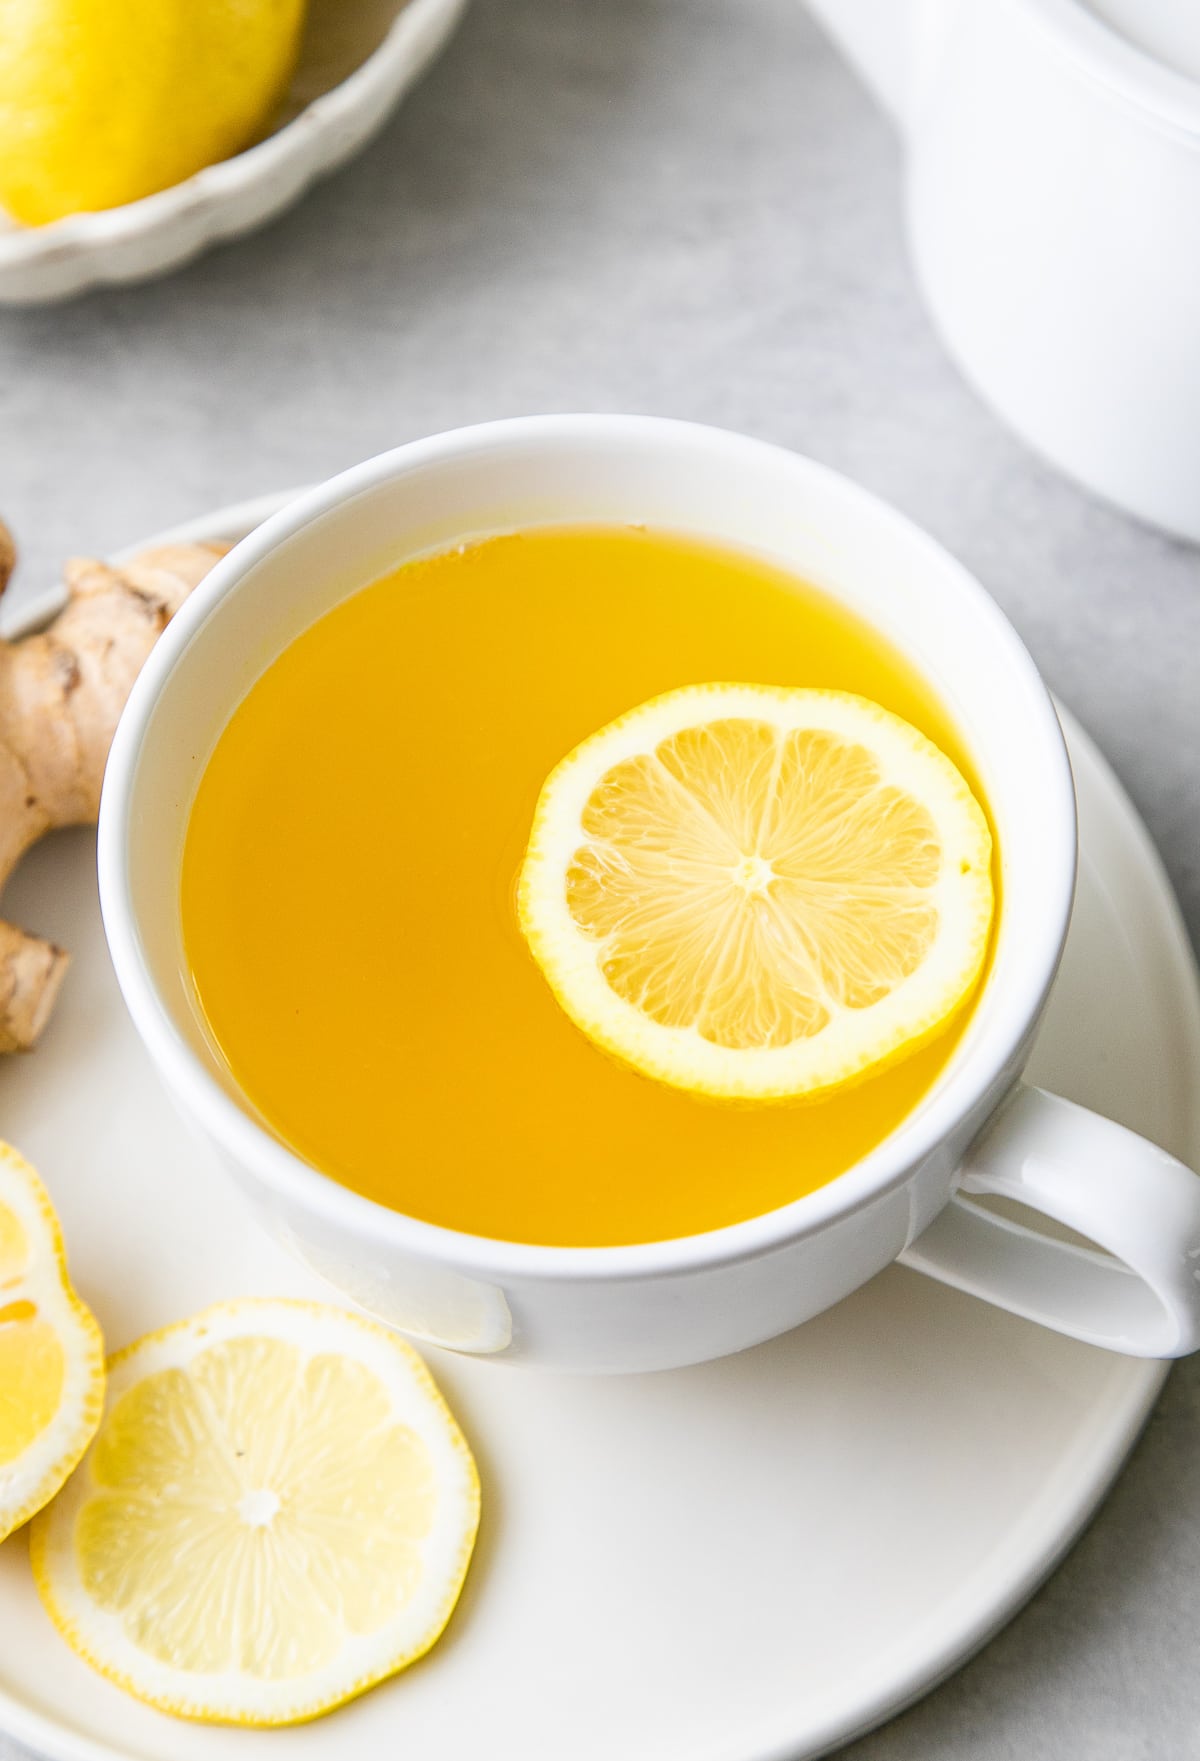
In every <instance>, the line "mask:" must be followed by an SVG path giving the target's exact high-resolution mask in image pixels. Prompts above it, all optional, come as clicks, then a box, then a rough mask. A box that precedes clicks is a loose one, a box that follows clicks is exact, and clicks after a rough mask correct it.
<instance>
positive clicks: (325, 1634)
mask: <svg viewBox="0 0 1200 1761" xmlns="http://www.w3.org/2000/svg"><path fill="white" fill-rule="evenodd" d="M478 1518H479V1482H478V1478H477V1476H476V1472H475V1465H474V1462H473V1461H472V1459H471V1455H470V1452H469V1450H468V1448H467V1445H466V1443H465V1442H464V1441H463V1437H462V1434H461V1433H460V1431H459V1429H458V1426H457V1425H456V1424H455V1422H454V1420H453V1418H452V1417H451V1415H450V1413H449V1411H448V1410H447V1408H446V1406H445V1403H444V1402H443V1400H442V1397H441V1395H440V1394H439V1393H438V1391H437V1389H436V1387H435V1386H434V1384H433V1381H432V1379H431V1378H430V1375H429V1372H428V1371H427V1370H426V1368H425V1366H424V1364H423V1363H422V1362H421V1359H420V1358H419V1357H418V1356H417V1354H416V1353H415V1352H414V1351H413V1350H412V1348H411V1347H410V1346H408V1345H406V1344H405V1343H404V1341H403V1340H401V1339H400V1338H399V1337H398V1336H397V1335H396V1334H394V1333H389V1332H388V1331H387V1330H386V1329H385V1328H382V1327H378V1326H375V1325H374V1324H372V1323H370V1322H367V1321H363V1320H360V1319H359V1318H358V1317H357V1316H355V1315H351V1314H347V1313H346V1312H345V1311H344V1310H341V1309H334V1308H324V1307H321V1306H319V1305H318V1304H315V1303H301V1302H285V1301H251V1300H248V1301H243V1302H233V1303H226V1304H222V1305H219V1306H218V1307H216V1308H211V1309H207V1310H205V1311H204V1312H203V1313H202V1314H199V1315H197V1316H195V1317H194V1318H193V1319H191V1320H188V1321H183V1322H180V1323H179V1324H178V1325H177V1326H173V1327H166V1328H164V1329H163V1330H162V1331H161V1332H159V1333H152V1334H150V1335H149V1336H148V1337H147V1338H145V1339H140V1340H139V1341H138V1342H137V1344H135V1345H131V1346H129V1347H128V1348H127V1349H126V1350H125V1351H122V1352H118V1353H117V1355H116V1356H115V1357H114V1358H113V1359H112V1360H111V1362H110V1365H109V1392H108V1402H107V1407H106V1411H105V1416H104V1419H103V1422H102V1424H101V1427H100V1431H99V1433H98V1435H97V1437H96V1440H95V1442H94V1444H93V1446H92V1448H91V1450H90V1451H89V1453H88V1455H87V1456H86V1458H85V1460H84V1462H83V1464H82V1465H81V1467H80V1468H79V1470H78V1472H77V1473H76V1474H75V1476H74V1477H73V1478H72V1480H71V1481H70V1482H69V1484H68V1485H67V1487H66V1489H65V1491H64V1492H63V1493H62V1494H61V1495H60V1496H59V1497H58V1498H57V1499H56V1500H55V1502H54V1504H53V1505H52V1506H51V1507H50V1508H49V1509H48V1510H47V1511H44V1512H43V1513H42V1515H41V1516H40V1517H39V1518H38V1521H37V1522H36V1523H35V1525H34V1528H33V1531H32V1547H31V1551H32V1559H33V1571H34V1577H35V1580H36V1583H37V1587H38V1590H39V1592H40V1594H41V1597H42V1601H43V1602H44V1603H45V1605H46V1608H47V1611H48V1612H49V1614H50V1618H51V1619H52V1620H53V1622H54V1624H55V1626H57V1628H58V1629H59V1631H60V1632H61V1633H62V1635H63V1637H64V1638H65V1639H66V1640H67V1642H68V1643H69V1644H70V1645H71V1646H72V1647H73V1648H74V1650H76V1651H77V1652H78V1653H79V1655H80V1656H81V1657H83V1658H84V1659H85V1660H86V1661H87V1662H88V1663H90V1664H92V1665H93V1666H94V1667H95V1668H96V1669H98V1670H99V1671H100V1672H101V1674H103V1675H105V1676H107V1677H108V1679H109V1680H110V1681H113V1682H115V1683H116V1684H117V1685H118V1686H119V1687H122V1688H125V1689H127V1690H128V1692H130V1693H132V1694H135V1695H136V1696H137V1697H138V1698H139V1699H141V1700H145V1701H148V1702H149V1704H150V1705H152V1706H157V1707H159V1708H160V1710H162V1711H164V1712H172V1713H175V1714H176V1715H178V1716H180V1717H183V1718H196V1719H204V1720H209V1721H213V1722H227V1723H230V1724H243V1725H275V1724H294V1723H297V1722H299V1721H301V1720H303V1719H308V1718H315V1717H317V1716H318V1715H319V1714H320V1713H322V1712H328V1711H330V1710H331V1709H332V1708H333V1707H335V1706H339V1705H341V1704H342V1702H343V1701H345V1700H348V1699H350V1698H352V1697H353V1696H354V1695H356V1694H360V1693H362V1692H363V1691H364V1689H366V1688H369V1687H371V1686H373V1685H374V1684H375V1683H376V1682H378V1681H381V1680H382V1679H383V1678H384V1677H385V1676H389V1675H392V1674H394V1673H395V1672H396V1671H397V1670H399V1669H403V1668H404V1667H405V1665H406V1664H409V1663H412V1662H413V1661H414V1660H415V1659H416V1658H417V1657H420V1656H421V1655H422V1654H423V1653H424V1652H426V1651H427V1650H428V1649H429V1647H430V1646H431V1645H432V1644H433V1643H434V1641H435V1640H436V1639H437V1637H438V1635H439V1634H440V1633H441V1631H442V1629H443V1627H444V1626H445V1624H446V1622H447V1620H448V1619H449V1618H450V1613H451V1611H452V1609H453V1607H454V1604H455V1601H456V1600H457V1598H458V1593H459V1590H460V1589H461V1587H462V1582H463V1578H464V1576H465V1574H466V1570H467V1565H468V1562H469V1560H470V1556H471V1549H472V1546H473V1544H474V1539H475V1530H476V1526H477V1523H478Z"/></svg>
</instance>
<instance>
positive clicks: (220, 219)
mask: <svg viewBox="0 0 1200 1761" xmlns="http://www.w3.org/2000/svg"><path fill="white" fill-rule="evenodd" d="M466 5H467V0H311V5H310V16H309V21H308V25H307V28H306V31H305V37H304V45H303V48H302V50H301V55H300V62H299V65H298V66H297V68H296V73H295V76H294V78H293V80H292V83H291V86H290V87H289V89H288V95H287V99H286V101H285V104H284V108H283V111H282V112H281V114H280V116H279V118H278V120H277V121H276V124H275V127H274V130H273V132H272V133H271V134H269V135H267V136H266V137H265V138H264V139H263V140H261V141H258V142H257V143H256V144H255V145H254V146H252V147H248V148H247V149H246V150H245V152H242V153H238V154H236V155H235V156H234V157H233V158H232V159H223V160H221V161H220V162H219V163H218V164H216V165H207V166H205V168H204V169H203V170H202V171H198V172H197V173H196V174H195V176H194V177H189V178H185V179H184V181H183V182H182V183H177V184H174V185H173V186H172V187H171V188H170V189H166V190H160V191H159V193H158V194H157V195H153V196H146V197H144V198H143V199H142V200H141V201H140V202H129V203H126V204H125V205H124V206H123V207H120V208H107V209H104V210H103V211H101V212H98V213H94V214H71V215H68V216H67V217H66V218H65V219H63V220H56V221H53V222H52V223H51V224H50V225H48V226H37V227H24V226H19V225H17V224H16V222H14V221H12V220H9V219H6V218H4V217H2V216H0V304H3V305H35V304H38V303H41V302H43V301H50V300H61V299H66V298H68V297H69V296H70V295H72V294H76V293H81V292H82V291H83V290H84V289H85V288H89V287H96V286H100V285H104V284H111V283H114V282H124V281H143V280H146V279H147V278H149V277H150V276H154V275H161V274H162V273H163V272H164V271H165V270H168V269H174V268H176V267H177V266H178V265H179V264H180V263H185V262H187V261H188V260H189V258H192V257H195V256H197V255H198V254H199V253H200V252H201V251H203V250H206V249H207V248H208V246H209V245H213V244H217V243H219V242H220V241H221V240H223V239H229V238H234V237H236V236H237V235H238V234H240V233H246V232H250V231H252V230H253V229H254V228H255V227H258V226H261V225H263V223H264V222H265V221H267V220H270V219H272V218H273V217H274V216H275V215H276V214H279V213H280V212H281V211H282V210H283V209H284V208H287V207H289V206H290V205H291V203H293V202H294V201H296V199H297V198H298V197H299V196H300V195H302V194H303V192H304V191H305V190H306V189H307V188H308V186H309V184H311V183H312V182H313V181H314V180H315V179H316V178H318V177H322V176H324V175H325V173H326V172H329V171H332V170H333V169H334V168H335V167H336V166H338V165H341V164H342V163H343V162H344V161H345V160H346V159H348V158H350V157H351V155H352V154H354V153H356V152H357V151H358V150H359V149H360V148H361V147H362V146H364V145H365V144H366V142H367V141H368V140H369V139H370V137H371V135H372V134H374V133H375V131H376V130H377V129H378V128H380V127H381V126H382V124H383V122H384V121H385V120H386V118H387V117H388V116H389V114H390V113H391V111H392V110H393V109H394V108H395V106H396V105H397V104H398V103H399V101H400V99H401V98H402V97H403V96H404V94H405V92H407V91H408V89H409V87H410V86H412V85H413V84H414V83H415V82H416V80H417V79H419V77H420V76H421V74H422V73H423V72H424V71H425V69H426V67H427V66H428V65H429V63H430V62H431V61H432V60H433V58H434V57H435V56H436V55H437V54H438V52H439V51H440V50H441V49H442V47H443V45H444V44H445V43H446V41H447V40H448V38H449V37H450V34H451V32H452V31H453V29H454V27H455V25H456V24H457V23H458V20H459V18H460V17H461V16H462V13H463V12H464V11H465V9H466Z"/></svg>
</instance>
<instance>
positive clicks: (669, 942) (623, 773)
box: [519, 684, 992, 1101]
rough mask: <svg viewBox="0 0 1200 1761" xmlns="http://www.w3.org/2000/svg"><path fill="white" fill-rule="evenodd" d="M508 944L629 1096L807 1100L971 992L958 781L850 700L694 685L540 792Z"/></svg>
mask: <svg viewBox="0 0 1200 1761" xmlns="http://www.w3.org/2000/svg"><path fill="white" fill-rule="evenodd" d="M519 912H520V921H521V928H522V930H523V931H524V934H525V937H526V939H527V941H528V943H529V946H530V948H531V949H532V951H533V954H534V957H535V958H536V960H537V962H538V964H539V965H540V966H541V968H542V971H543V972H544V974H545V976H546V978H547V979H548V980H549V983H550V985H551V988H552V989H553V991H554V994H555V996H556V997H557V998H558V1001H559V1002H560V1003H561V1005H562V1007H563V1008H564V1009H565V1010H566V1012H567V1014H568V1015H569V1016H570V1017H571V1019H572V1020H573V1021H574V1022H575V1023H576V1025H577V1026H578V1027H580V1028H581V1029H582V1030H583V1032H584V1033H585V1034H587V1035H588V1037H589V1038H590V1039H591V1040H593V1041H594V1042H595V1043H596V1044H597V1045H598V1046H600V1047H602V1048H603V1049H604V1050H605V1051H607V1052H609V1053H611V1054H613V1055H614V1056H616V1057H617V1058H619V1059H622V1060H624V1061H625V1062H626V1063H628V1064H631V1065H633V1066H634V1067H635V1068H636V1069H638V1070H640V1071H642V1072H643V1073H644V1074H645V1075H647V1076H652V1077H656V1078H657V1079H658V1080H659V1081H661V1082H665V1083H670V1084H672V1085H673V1086H675V1087H677V1088H681V1089H686V1090H688V1091H689V1092H691V1093H693V1094H697V1095H704V1096H709V1097H712V1098H718V1099H724V1100H733V1101H768V1100H789V1099H801V1098H804V1097H813V1096H816V1095H819V1094H822V1093H826V1092H828V1091H830V1090H832V1089H835V1088H838V1087H841V1086H842V1085H844V1084H846V1083H850V1082H853V1081H855V1080H858V1079H859V1078H861V1077H863V1076H866V1075H869V1074H871V1073H873V1072H875V1071H877V1070H879V1069H881V1068H882V1067H883V1066H884V1065H885V1064H888V1063H891V1062H893V1061H895V1060H896V1059H898V1058H899V1057H901V1056H903V1055H904V1054H905V1053H907V1052H909V1051H911V1050H914V1049H915V1048H916V1047H917V1046H918V1045H920V1044H922V1043H923V1042H924V1041H925V1040H927V1039H929V1038H930V1037H931V1036H932V1035H933V1034H934V1033H936V1031H937V1030H938V1029H939V1028H940V1027H941V1026H943V1025H944V1024H945V1023H946V1022H947V1020H948V1019H949V1017H950V1016H951V1015H952V1014H953V1013H954V1011H955V1010H956V1009H957V1008H958V1007H959V1005H960V1004H961V1003H962V1002H963V1001H964V1000H965V998H966V997H967V996H968V995H969V994H970V992H971V990H972V987H973V986H974V984H975V982H976V980H977V979H978V977H979V973H980V970H981V968H982V965H983V961H984V957H985V954H986V951H987V944H988V934H989V929H990V924H991V918H992V883H991V836H990V833H989V831H988V825H987V821H986V819H985V817H984V814H983V811H982V809H981V808H980V806H979V804H978V802H977V801H976V800H975V798H974V796H973V795H972V794H971V792H970V790H969V789H968V787H967V785H966V783H965V782H964V781H963V778H962V777H961V776H960V775H959V773H958V771H957V770H956V769H955V767H954V766H953V765H952V764H951V763H950V760H949V759H948V758H946V757H945V756H944V755H943V754H942V753H941V752H940V751H938V749H937V748H936V747H935V746H934V745H932V744H931V742H930V741H929V740H927V739H926V738H925V736H924V735H923V734H921V733H918V731H917V730H916V729H915V728H913V727H910V726H909V724H908V723H907V722H904V721H901V720H900V718H899V717H898V716H895V715H892V714H890V713H889V712H888V711H887V710H884V709H881V708H880V707H879V706H878V705H877V704H874V703H870V702H868V701H867V700H866V699H865V698H862V697H855V696H851V695H849V694H846V693H842V692H837V691H798V690H797V691H792V690H782V689H775V688H773V687H769V686H762V685H726V684H714V685H696V686H689V687H686V688H684V689H683V690H678V691H671V692H668V693H667V694H666V695H664V696H662V697H656V698H653V699H652V700H651V701H650V702H649V703H644V704H642V705H640V707H638V708H636V709H632V710H630V711H629V713H628V714H627V715H624V716H622V717H621V718H620V719H619V720H617V721H615V722H612V723H611V724H610V725H609V726H608V727H606V728H602V729H601V730H600V732H599V733H597V734H593V735H592V736H591V738H590V739H587V740H585V741H584V742H583V743H582V745H580V746H577V747H576V748H575V750H574V752H572V753H570V754H569V756H568V757H566V758H564V759H563V761H562V763H561V764H560V765H559V766H558V767H557V769H556V770H554V771H553V772H552V774H551V775H550V777H549V779H548V780H547V782H546V784H545V786H544V788H543V789H542V793H541V797H540V799H539V801H538V805H537V810H536V813H535V815H534V822H533V830H532V832H531V834H530V839H529V847H528V850H527V851H526V854H525V861H524V865H523V867H522V871H521V879H520V887H519Z"/></svg>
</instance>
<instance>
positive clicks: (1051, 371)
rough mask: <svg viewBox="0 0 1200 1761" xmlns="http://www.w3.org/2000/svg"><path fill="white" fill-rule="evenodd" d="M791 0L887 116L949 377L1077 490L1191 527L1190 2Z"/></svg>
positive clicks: (1194, 249) (1199, 322) (1195, 170)
mask: <svg viewBox="0 0 1200 1761" xmlns="http://www.w3.org/2000/svg"><path fill="white" fill-rule="evenodd" d="M809 5H810V7H811V10H812V11H813V12H814V13H815V14H816V16H817V17H818V18H819V19H820V21H821V22H822V24H823V25H824V26H825V28H826V29H827V30H828V31H829V33H830V34H831V35H832V36H833V37H834V38H835V40H836V41H837V42H838V43H839V44H840V45H841V46H842V48H843V49H844V50H845V51H846V53H847V54H848V56H849V57H850V58H851V60H852V61H853V62H854V63H855V64H856V66H857V67H858V69H859V71H860V72H861V74H862V75H863V77H864V79H865V80H866V81H867V83H868V84H869V85H870V87H871V88H872V89H873V90H874V91H875V93H876V94H877V95H878V96H879V97H880V99H881V100H882V101H883V102H884V103H885V104H886V105H887V107H888V108H889V109H890V110H891V111H892V113H893V114H894V116H895V118H896V120H897V123H898V124H899V127H900V129H901V131H902V134H903V136H904V139H905V144H906V148H907V153H908V178H907V192H908V193H907V211H908V231H909V238H910V242H911V248H912V255H913V260H914V263H915V267H916V272H917V275H918V278H919V280H920V282H921V285H922V287H923V289H924V292H925V296H926V299H927V301H928V304H929V307H930V310H931V312H932V314H933V317H934V320H935V322H936V324H937V326H938V328H939V330H940V332H941V334H942V337H943V340H944V341H945V343H946V345H947V347H948V349H949V350H950V352H951V354H952V355H953V356H954V357H955V359H956V360H957V361H958V363H959V365H960V366H961V367H962V369H963V371H964V373H965V374H966V375H967V377H968V378H969V379H970V380H971V381H972V383H973V384H974V385H975V387H976V388H977V390H978V391H979V392H980V393H981V394H982V395H983V397H984V398H985V399H986V400H987V401H988V403H990V404H991V405H992V406H993V408H994V409H995V410H996V411H997V412H998V413H999V414H1000V415H1001V416H1002V417H1003V418H1004V419H1005V420H1006V421H1008V422H1009V423H1010V424H1011V425H1012V427H1013V428H1015V429H1016V430H1017V432H1018V433H1019V434H1021V435H1022V436H1023V438H1024V439H1025V440H1027V441H1028V442H1029V443H1030V445H1031V446H1033V447H1035V448H1036V449H1037V450H1038V451H1039V452H1041V453H1042V454H1044V455H1045V456H1046V457H1047V458H1048V459H1050V460H1051V461H1052V462H1053V463H1054V464H1056V465H1058V466H1060V467H1061V468H1062V469H1063V470H1065V471H1067V472H1068V473H1069V474H1070V475H1072V476H1073V477H1075V478H1077V479H1078V481H1079V482H1081V483H1082V484H1084V485H1085V486H1086V487H1087V488H1089V489H1091V490H1093V491H1095V492H1096V493H1097V494H1099V495H1102V496H1104V497H1106V498H1107V499H1109V500H1110V501H1113V502H1115V503H1117V504H1118V506H1120V507H1122V508H1124V509H1126V510H1127V511H1128V512H1130V513H1133V514H1136V515H1138V516H1140V517H1141V518H1142V519H1144V520H1148V521H1150V522H1151V523H1153V524H1154V525H1157V526H1161V527H1163V528H1165V529H1166V530H1167V531H1169V532H1172V533H1175V534H1177V535H1178V536H1181V537H1186V538H1190V539H1192V540H1196V541H1200V4H1197V0H809Z"/></svg>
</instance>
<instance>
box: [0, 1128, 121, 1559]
mask: <svg viewBox="0 0 1200 1761" xmlns="http://www.w3.org/2000/svg"><path fill="white" fill-rule="evenodd" d="M103 1404H104V1345H103V1342H102V1341H101V1338H100V1329H99V1327H97V1325H96V1322H95V1320H94V1318H93V1316H92V1313H91V1311H90V1309H88V1308H85V1306H84V1304H83V1303H82V1302H80V1300H79V1298H78V1297H77V1296H76V1294H75V1292H74V1290H72V1288H71V1283H70V1279H69V1278H68V1277H67V1262H66V1258H65V1255H64V1253H63V1241H62V1232H61V1230H60V1229H59V1226H58V1218H57V1217H56V1216H55V1214H54V1207H53V1205H52V1204H51V1203H50V1198H49V1195H48V1193H47V1192H46V1189H45V1187H44V1186H43V1185H42V1183H41V1181H40V1180H39V1179H38V1177H37V1175H36V1174H35V1173H34V1171H33V1169H32V1168H31V1167H30V1166H29V1164H28V1162H26V1161H24V1160H23V1159H22V1158H21V1157H20V1156H19V1155H18V1154H17V1152H16V1151H15V1150H13V1149H10V1148H9V1146H8V1145H7V1144H0V1541H2V1540H3V1539H4V1537H5V1536H6V1535H10V1534H11V1533H12V1531H13V1530H14V1529H17V1528H20V1526H21V1524H22V1523H23V1522H26V1521H27V1520H28V1518H29V1517H31V1516H32V1515H33V1513H34V1512H35V1511H36V1510H40V1509H41V1507H42V1505H43V1504H45V1503H47V1502H48V1500H49V1499H51V1498H53V1496H54V1494H55V1493H56V1492H57V1491H58V1489H59V1487H60V1486H61V1485H62V1483H63V1481H64V1480H65V1479H66V1477H67V1475H68V1474H69V1473H70V1472H71V1469H72V1468H73V1467H74V1466H75V1464H76V1462H77V1461H78V1460H79V1458H80V1456H81V1455H82V1454H83V1452H84V1450H85V1449H86V1448H87V1446H88V1443H89V1441H90V1439H91V1437H92V1435H93V1433H94V1432H95V1429H96V1426H97V1425H98V1424H99V1423H100V1413H101V1409H102V1407H103Z"/></svg>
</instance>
